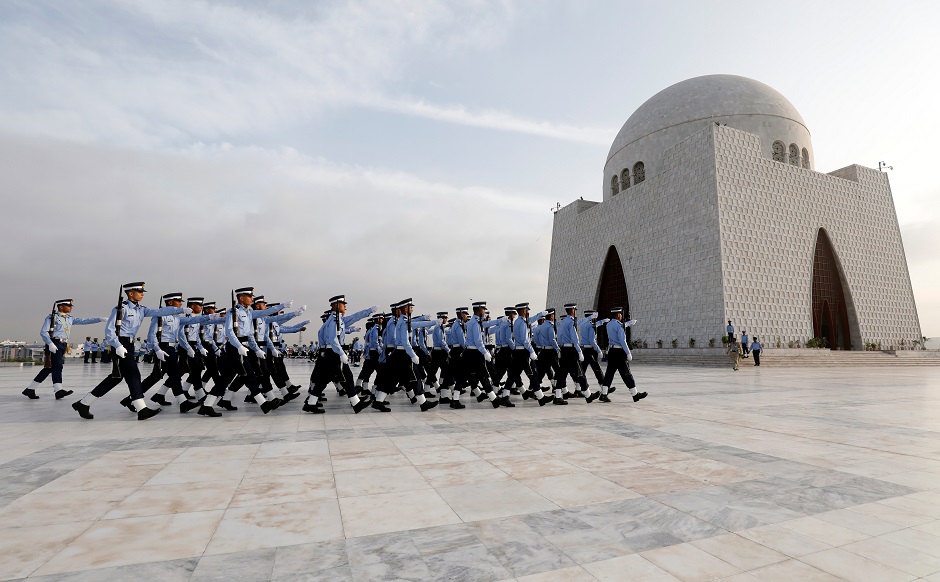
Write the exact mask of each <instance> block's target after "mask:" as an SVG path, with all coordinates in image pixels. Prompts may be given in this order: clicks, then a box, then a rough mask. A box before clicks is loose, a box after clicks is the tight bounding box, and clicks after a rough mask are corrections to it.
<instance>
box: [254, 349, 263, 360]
mask: <svg viewBox="0 0 940 582" xmlns="http://www.w3.org/2000/svg"><path fill="white" fill-rule="evenodd" d="M255 355H256V356H258V359H259V360H263V359H264V350H255Z"/></svg>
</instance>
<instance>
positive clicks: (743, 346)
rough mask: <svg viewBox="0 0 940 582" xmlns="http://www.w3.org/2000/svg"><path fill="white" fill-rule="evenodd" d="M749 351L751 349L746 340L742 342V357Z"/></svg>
mask: <svg viewBox="0 0 940 582" xmlns="http://www.w3.org/2000/svg"><path fill="white" fill-rule="evenodd" d="M749 353H751V350H749V349H747V344H746V343H744V342H741V357H744V356H746V355H748V354H749Z"/></svg>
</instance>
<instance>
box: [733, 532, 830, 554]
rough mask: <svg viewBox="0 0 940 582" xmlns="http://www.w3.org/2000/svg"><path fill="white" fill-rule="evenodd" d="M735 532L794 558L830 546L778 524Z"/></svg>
mask: <svg viewBox="0 0 940 582" xmlns="http://www.w3.org/2000/svg"><path fill="white" fill-rule="evenodd" d="M737 534H738V535H740V536H742V537H745V538H747V539H749V540H751V541H752V542H757V543H759V544H761V545H763V546H767V547H768V548H770V549H772V550H776V551H778V552H780V553H782V554H786V555H788V556H792V557H794V558H799V557H800V556H805V555H806V554H812V553H815V552H820V551H823V550H827V549H830V548H831V547H832V546H830V545H829V544H827V543H824V542H821V541H819V540H817V539H815V538H811V537H807V536H804V535H803V534H799V533H797V532H795V531H793V530H789V529H787V528H785V527H780V526H779V525H765V526H761V527H755V528H751V529H746V530H743V531H739V532H737Z"/></svg>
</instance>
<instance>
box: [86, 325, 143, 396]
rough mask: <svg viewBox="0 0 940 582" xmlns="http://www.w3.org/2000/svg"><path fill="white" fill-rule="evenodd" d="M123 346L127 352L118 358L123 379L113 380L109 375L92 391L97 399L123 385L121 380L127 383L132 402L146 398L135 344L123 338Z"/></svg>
mask: <svg viewBox="0 0 940 582" xmlns="http://www.w3.org/2000/svg"><path fill="white" fill-rule="evenodd" d="M121 345H122V346H124V348H125V349H126V350H127V353H126V354H125V355H124V357H123V358H118V368H119V369H120V370H121V376H122V378H112V377H111V374H108V376H107V377H106V378H105V379H104V380H102V381H101V382H98V385H97V386H95V387H94V388H93V389H92V391H91V395H92V396H94V397H95V398H101V397H102V396H104V395H105V394H107V393H108V392H110V391H111V389H112V388H114V387H115V386H117V385H118V384H120V383H121V380H123V381H124V382H126V383H127V389H128V391H129V392H130V395H131V400H140V399H141V398H143V397H144V389H143V386H142V385H141V383H140V369H139V368H137V362H136V361H135V360H134V342H133V341H132V340H131V339H130V338H126V337H122V338H121ZM115 357H117V355H115Z"/></svg>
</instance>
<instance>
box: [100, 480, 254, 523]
mask: <svg viewBox="0 0 940 582" xmlns="http://www.w3.org/2000/svg"><path fill="white" fill-rule="evenodd" d="M237 487H238V481H197V482H195V483H173V484H169V485H151V486H147V487H141V488H140V489H138V490H136V491H134V492H133V493H131V494H130V495H128V496H127V498H125V499H124V500H123V501H121V502H120V503H119V504H116V505H115V506H114V507H113V508H112V509H111V510H110V511H109V512H108V513H107V514H105V516H104V519H123V518H126V517H143V516H147V515H163V514H169V513H191V512H194V511H211V510H217V509H225V508H227V507H228V506H229V503H230V502H231V500H232V496H233V495H234V494H235V489H236V488H237Z"/></svg>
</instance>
